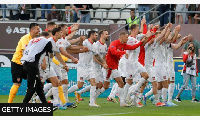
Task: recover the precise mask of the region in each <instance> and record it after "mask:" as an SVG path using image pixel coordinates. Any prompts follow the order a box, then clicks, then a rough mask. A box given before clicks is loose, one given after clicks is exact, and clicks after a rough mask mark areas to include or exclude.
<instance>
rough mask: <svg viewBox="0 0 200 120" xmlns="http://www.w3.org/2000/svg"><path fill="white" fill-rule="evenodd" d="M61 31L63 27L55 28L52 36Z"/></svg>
mask: <svg viewBox="0 0 200 120" xmlns="http://www.w3.org/2000/svg"><path fill="white" fill-rule="evenodd" d="M60 31H61V27H57V28H54V29H53V30H52V35H55V34H56V33H57V32H60Z"/></svg>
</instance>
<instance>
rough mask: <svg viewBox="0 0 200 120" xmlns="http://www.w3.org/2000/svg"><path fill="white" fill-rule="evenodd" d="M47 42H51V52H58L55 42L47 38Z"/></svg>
mask: <svg viewBox="0 0 200 120" xmlns="http://www.w3.org/2000/svg"><path fill="white" fill-rule="evenodd" d="M48 40H49V41H51V44H52V49H53V52H59V48H58V46H56V41H54V39H53V37H51V38H49V39H48Z"/></svg>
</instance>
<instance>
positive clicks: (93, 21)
mask: <svg viewBox="0 0 200 120" xmlns="http://www.w3.org/2000/svg"><path fill="white" fill-rule="evenodd" d="M90 23H94V24H97V23H101V22H100V20H90Z"/></svg>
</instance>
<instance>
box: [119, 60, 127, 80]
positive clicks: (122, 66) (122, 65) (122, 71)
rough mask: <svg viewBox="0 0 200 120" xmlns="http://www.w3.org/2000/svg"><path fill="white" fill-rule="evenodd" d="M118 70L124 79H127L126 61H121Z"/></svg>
mask: <svg viewBox="0 0 200 120" xmlns="http://www.w3.org/2000/svg"><path fill="white" fill-rule="evenodd" d="M118 70H119V72H120V75H121V76H122V77H126V60H123V59H122V58H121V59H120V61H119V67H118Z"/></svg>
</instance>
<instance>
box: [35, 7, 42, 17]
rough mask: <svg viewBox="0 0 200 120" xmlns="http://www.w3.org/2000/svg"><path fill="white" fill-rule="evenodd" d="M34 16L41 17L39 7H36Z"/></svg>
mask: <svg viewBox="0 0 200 120" xmlns="http://www.w3.org/2000/svg"><path fill="white" fill-rule="evenodd" d="M36 16H37V17H36V18H41V9H40V8H36Z"/></svg>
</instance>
